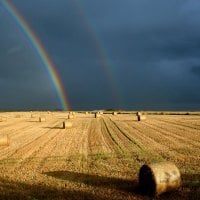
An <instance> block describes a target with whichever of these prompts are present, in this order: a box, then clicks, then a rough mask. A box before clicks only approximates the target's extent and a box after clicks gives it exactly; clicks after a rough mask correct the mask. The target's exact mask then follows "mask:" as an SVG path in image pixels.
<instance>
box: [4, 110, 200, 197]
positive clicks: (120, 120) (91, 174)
mask: <svg viewBox="0 0 200 200" xmlns="http://www.w3.org/2000/svg"><path fill="white" fill-rule="evenodd" d="M0 118H1V119H2V120H0V136H1V137H3V136H7V135H8V138H9V145H1V146H0V199H11V200H12V199H32V200H33V199H34V200H36V199H60V200H61V199H104V200H106V199H117V200H118V199H123V200H125V199H129V200H132V199H137V200H140V199H141V200H146V199H149V197H148V196H145V195H143V194H142V193H141V192H140V191H139V188H138V172H139V169H140V167H141V166H142V165H143V164H145V163H152V162H160V161H171V162H173V163H175V165H176V166H177V167H178V168H179V170H180V172H181V176H182V186H181V187H180V188H179V189H178V190H177V191H174V192H170V193H166V194H162V195H161V196H158V197H156V198H155V199H200V113H194V114H189V115H185V114H184V115H181V114H180V113H178V114H177V115H175V114H173V115H172V113H165V115H164V114H162V115H161V114H156V113H153V112H149V113H146V119H145V120H141V121H137V116H136V114H135V113H131V112H129V113H128V112H127V113H123V114H122V113H121V114H116V113H115V114H112V113H104V114H99V117H97V118H95V114H94V113H90V112H89V113H84V112H82V113H81V112H79V113H78V112H75V113H73V117H72V118H71V117H68V113H67V112H18V113H17V112H7V113H0ZM68 118H69V119H68ZM39 119H40V120H39ZM41 119H43V120H41ZM64 121H66V122H71V124H72V126H71V125H70V126H67V127H66V128H65V129H64V128H63V122H64Z"/></svg>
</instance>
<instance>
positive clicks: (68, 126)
mask: <svg viewBox="0 0 200 200" xmlns="http://www.w3.org/2000/svg"><path fill="white" fill-rule="evenodd" d="M71 127H72V123H71V122H66V121H64V122H63V129H66V128H71Z"/></svg>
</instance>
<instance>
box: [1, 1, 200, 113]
mask: <svg viewBox="0 0 200 200" xmlns="http://www.w3.org/2000/svg"><path fill="white" fill-rule="evenodd" d="M10 2H11V3H12V4H13V5H14V6H15V7H16V9H17V10H18V12H19V13H20V14H21V15H22V16H23V17H24V19H25V20H26V22H27V23H28V24H29V26H30V27H31V28H32V30H33V32H34V33H35V34H36V35H37V36H38V38H39V39H40V41H41V42H42V44H43V47H44V48H45V50H46V52H47V53H48V55H49V57H50V58H51V59H52V61H53V63H54V64H55V66H56V69H57V71H58V73H59V74H60V77H61V79H62V82H63V88H64V90H65V92H66V93H67V96H68V99H69V101H70V104H71V107H72V109H78V110H80V109H83V110H84V109H109V108H113V109H156V110H172V109H173V110H174V109H178V110H180V109H182V110H197V109H198V110H200V20H199V19H200V1H199V0H169V1H164V0H152V1H149V0H109V1H108V0H95V1H92V0H29V1H27V0H20V1H19V0H10ZM0 91H1V93H0V109H2V110H6V109H56V108H61V104H60V101H59V98H58V97H57V94H56V92H55V88H54V85H53V83H52V81H51V79H50V77H49V76H48V74H47V73H46V70H45V67H44V65H43V63H42V61H41V60H40V58H39V56H38V55H37V52H36V51H35V50H34V49H33V46H32V44H31V43H30V41H29V39H28V38H27V35H25V34H24V33H23V32H22V31H21V29H20V28H19V25H18V24H17V23H16V21H15V19H13V17H11V15H10V14H9V13H8V12H7V11H6V9H5V8H4V7H3V5H2V4H1V3H0Z"/></svg>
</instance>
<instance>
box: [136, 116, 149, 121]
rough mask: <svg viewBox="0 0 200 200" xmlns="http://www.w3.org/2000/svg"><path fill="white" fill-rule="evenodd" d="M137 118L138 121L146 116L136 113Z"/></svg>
mask: <svg viewBox="0 0 200 200" xmlns="http://www.w3.org/2000/svg"><path fill="white" fill-rule="evenodd" d="M137 119H138V121H143V120H146V119H147V118H146V116H145V115H138V116H137Z"/></svg>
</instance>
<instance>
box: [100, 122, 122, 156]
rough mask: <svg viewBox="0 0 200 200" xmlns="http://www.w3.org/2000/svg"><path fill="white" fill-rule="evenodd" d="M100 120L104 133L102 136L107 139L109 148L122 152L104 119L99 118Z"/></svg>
mask: <svg viewBox="0 0 200 200" xmlns="http://www.w3.org/2000/svg"><path fill="white" fill-rule="evenodd" d="M100 120H101V127H102V133H104V138H106V140H107V141H108V143H109V146H110V147H111V149H114V152H117V153H119V154H120V153H122V152H123V148H122V147H121V145H120V144H119V143H118V141H117V139H116V138H115V137H114V136H113V135H112V133H111V132H110V130H109V128H108V125H107V124H106V122H105V119H100Z"/></svg>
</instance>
